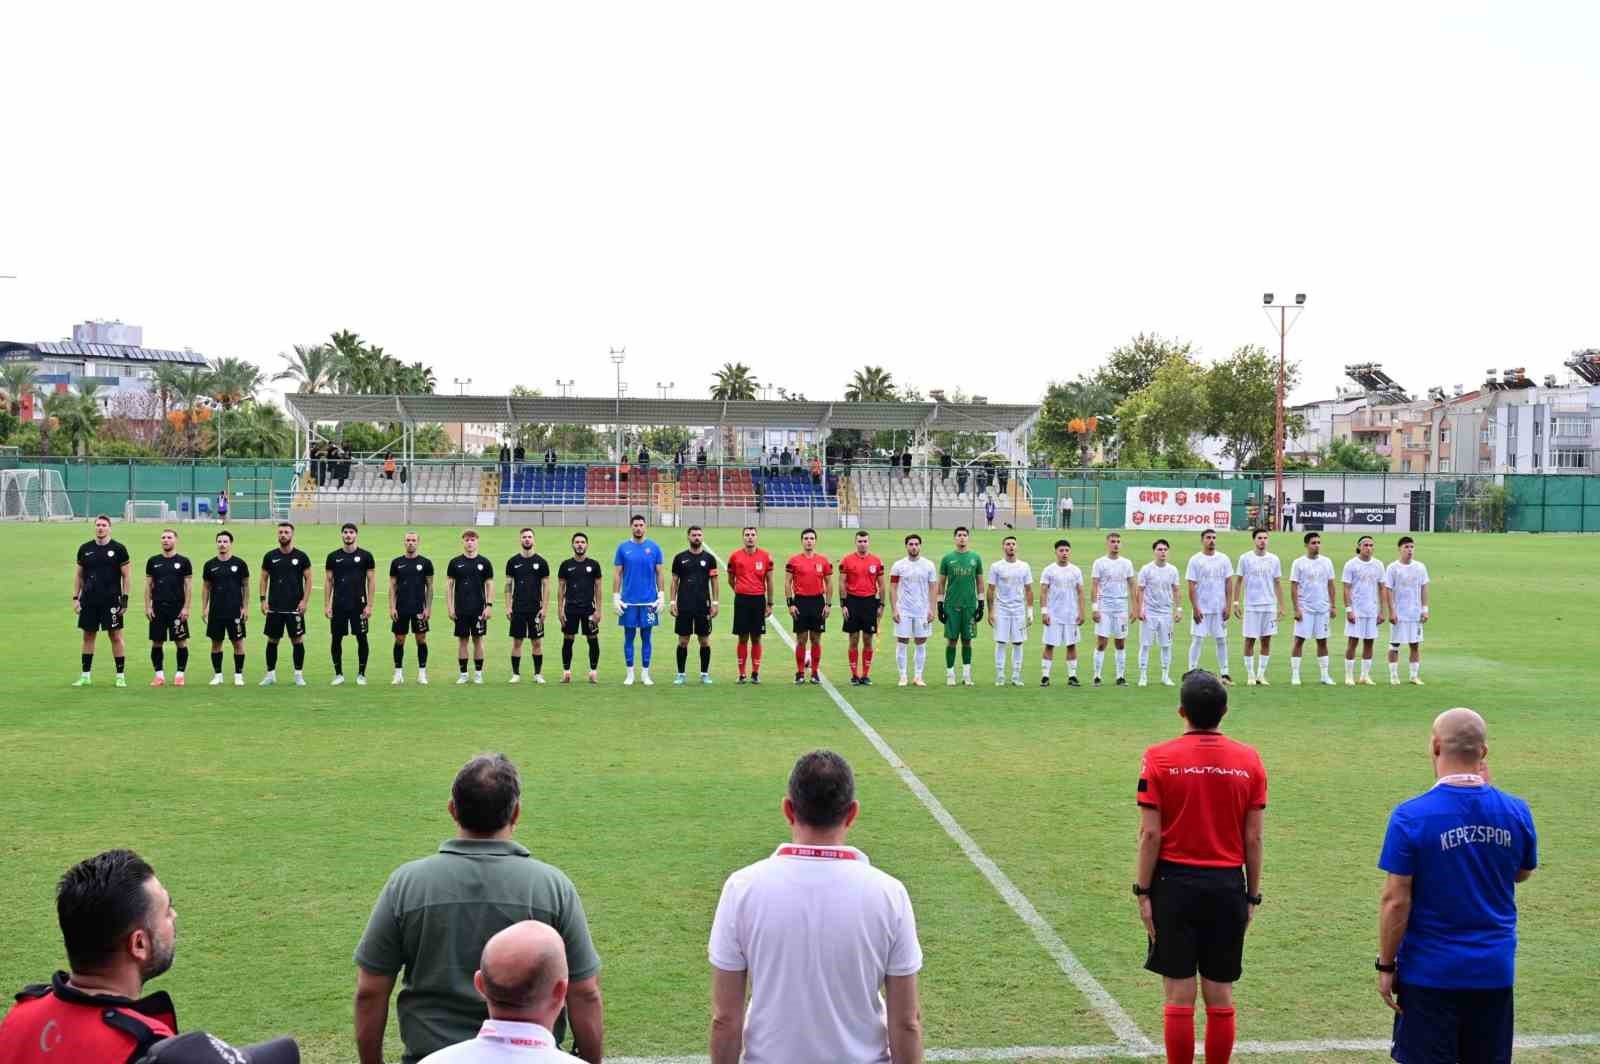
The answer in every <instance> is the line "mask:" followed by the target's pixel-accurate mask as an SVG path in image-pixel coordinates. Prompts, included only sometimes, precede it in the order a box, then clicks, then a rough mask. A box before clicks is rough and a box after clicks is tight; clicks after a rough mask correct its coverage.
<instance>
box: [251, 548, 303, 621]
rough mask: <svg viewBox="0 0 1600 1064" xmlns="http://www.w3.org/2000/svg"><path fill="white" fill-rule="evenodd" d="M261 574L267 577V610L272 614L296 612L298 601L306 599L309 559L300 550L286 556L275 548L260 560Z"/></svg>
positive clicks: (298, 607) (294, 550) (292, 551)
mask: <svg viewBox="0 0 1600 1064" xmlns="http://www.w3.org/2000/svg"><path fill="white" fill-rule="evenodd" d="M261 571H262V572H264V573H266V574H267V610H268V611H269V612H272V613H294V612H296V611H298V610H299V609H300V600H301V599H302V598H304V597H305V591H306V573H308V572H310V571H311V555H309V554H307V553H306V552H305V551H303V550H301V549H300V548H299V547H296V548H294V549H293V550H291V551H290V552H289V553H287V554H285V553H284V552H283V551H282V550H280V549H278V548H277V547H274V548H273V549H272V550H269V551H267V554H266V557H264V558H262V559H261Z"/></svg>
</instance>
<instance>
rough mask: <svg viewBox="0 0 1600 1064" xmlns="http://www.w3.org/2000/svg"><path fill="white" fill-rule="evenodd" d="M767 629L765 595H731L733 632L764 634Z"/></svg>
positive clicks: (735, 633)
mask: <svg viewBox="0 0 1600 1064" xmlns="http://www.w3.org/2000/svg"><path fill="white" fill-rule="evenodd" d="M766 631H767V596H765V595H735V596H733V634H734V635H765V634H766Z"/></svg>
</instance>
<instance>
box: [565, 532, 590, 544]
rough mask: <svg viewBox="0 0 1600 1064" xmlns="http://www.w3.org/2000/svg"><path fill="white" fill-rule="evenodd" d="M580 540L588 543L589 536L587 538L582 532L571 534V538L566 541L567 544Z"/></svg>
mask: <svg viewBox="0 0 1600 1064" xmlns="http://www.w3.org/2000/svg"><path fill="white" fill-rule="evenodd" d="M580 539H581V540H583V541H584V542H585V543H587V542H589V536H588V534H587V533H584V532H574V533H573V534H572V538H571V539H569V540H567V542H568V543H576V542H578V540H580Z"/></svg>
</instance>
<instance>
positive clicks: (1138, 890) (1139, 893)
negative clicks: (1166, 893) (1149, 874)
mask: <svg viewBox="0 0 1600 1064" xmlns="http://www.w3.org/2000/svg"><path fill="white" fill-rule="evenodd" d="M1133 896H1134V897H1135V898H1148V897H1149V896H1150V888H1149V887H1141V886H1140V885H1139V884H1137V883H1135V884H1134V885H1133Z"/></svg>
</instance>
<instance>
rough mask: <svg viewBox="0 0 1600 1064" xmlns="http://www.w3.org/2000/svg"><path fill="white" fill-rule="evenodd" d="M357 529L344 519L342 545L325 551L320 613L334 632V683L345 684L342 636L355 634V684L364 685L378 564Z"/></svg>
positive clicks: (336, 684)
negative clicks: (357, 537) (364, 545)
mask: <svg viewBox="0 0 1600 1064" xmlns="http://www.w3.org/2000/svg"><path fill="white" fill-rule="evenodd" d="M358 531H359V530H358V529H357V528H356V526H355V524H354V523H352V522H350V521H346V522H345V523H344V524H343V525H341V526H340V528H339V538H340V539H341V540H343V541H344V546H342V547H340V548H339V549H338V550H335V551H330V552H329V553H328V560H327V561H326V562H324V563H323V566H324V569H325V570H326V573H325V575H326V579H325V580H324V582H323V585H322V614H323V616H325V617H327V618H328V620H329V621H330V622H332V623H331V625H330V626H329V627H330V631H331V632H332V634H333V643H332V655H333V686H334V687H338V686H339V685H340V684H342V683H344V637H345V633H346V632H348V633H350V634H351V635H353V636H355V637H356V686H357V687H365V686H366V685H367V654H368V651H369V649H370V644H368V643H367V625H368V622H369V620H370V619H371V617H372V599H373V595H374V594H375V592H376V588H375V584H376V581H377V572H376V570H377V567H378V563H377V562H376V561H375V560H374V559H373V557H372V552H371V551H365V550H362V549H361V547H360V546H359V545H358V544H357V543H356V536H357V534H358Z"/></svg>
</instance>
